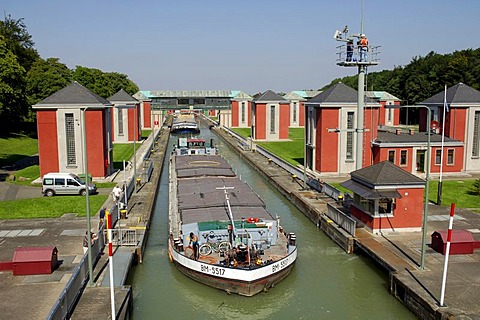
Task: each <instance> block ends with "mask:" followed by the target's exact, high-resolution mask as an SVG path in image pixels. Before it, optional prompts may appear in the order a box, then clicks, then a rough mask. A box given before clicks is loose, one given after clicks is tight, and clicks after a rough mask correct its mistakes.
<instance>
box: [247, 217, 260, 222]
mask: <svg viewBox="0 0 480 320" xmlns="http://www.w3.org/2000/svg"><path fill="white" fill-rule="evenodd" d="M259 221H260V219H259V218H247V222H248V223H256V222H259Z"/></svg>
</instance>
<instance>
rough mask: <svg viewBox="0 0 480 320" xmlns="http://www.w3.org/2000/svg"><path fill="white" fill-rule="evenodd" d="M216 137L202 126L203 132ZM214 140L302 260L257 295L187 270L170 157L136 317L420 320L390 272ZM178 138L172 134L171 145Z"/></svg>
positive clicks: (135, 281)
mask: <svg viewBox="0 0 480 320" xmlns="http://www.w3.org/2000/svg"><path fill="white" fill-rule="evenodd" d="M211 135H212V133H211V132H210V131H208V129H205V128H202V137H205V138H207V139H210V137H211ZM212 137H213V138H214V139H215V142H216V143H217V144H218V146H219V149H220V153H221V154H222V155H223V156H224V157H225V158H226V159H227V160H228V161H229V162H230V164H231V165H232V167H234V168H235V169H236V170H238V174H239V175H241V178H242V180H246V181H247V182H248V183H249V185H250V186H251V187H252V188H253V189H254V190H255V191H256V192H257V193H258V194H259V195H260V196H261V197H262V199H263V200H264V201H265V203H266V205H267V209H268V210H269V211H270V212H271V213H273V215H275V214H277V215H278V216H279V217H280V222H281V224H282V226H283V227H284V229H285V230H286V231H288V232H295V233H296V235H297V243H298V246H299V247H298V248H299V254H298V259H297V262H296V265H295V267H294V268H293V270H292V272H291V273H290V275H289V276H288V277H287V278H286V279H285V280H283V281H282V282H281V283H279V284H277V285H276V286H275V287H274V288H272V289H270V290H269V291H268V292H266V293H261V294H259V295H256V296H254V297H241V296H237V295H228V294H227V293H225V292H223V291H219V290H217V289H213V288H210V287H207V286H205V285H202V284H199V283H197V282H195V281H193V280H190V279H189V278H187V277H186V276H184V275H183V274H181V273H180V272H179V271H178V270H177V269H176V268H175V267H174V265H173V264H171V263H170V262H169V260H168V254H167V237H168V171H167V170H168V166H167V164H168V162H167V163H166V165H165V167H164V170H163V173H162V178H161V184H160V190H159V193H158V197H157V200H156V204H155V214H154V215H153V220H152V224H151V229H150V233H149V239H148V244H147V250H146V253H145V257H144V261H143V264H141V265H138V266H136V267H135V268H134V270H133V271H134V272H133V275H132V276H131V277H130V279H131V284H132V286H133V295H134V311H133V318H134V319H201V320H206V319H415V316H414V315H413V314H412V313H411V312H410V311H409V310H408V309H407V308H406V307H404V306H403V305H402V304H401V303H400V302H399V301H398V300H397V299H395V298H394V297H393V296H392V295H390V294H389V292H388V286H389V284H388V277H387V274H386V273H384V272H383V271H381V269H379V268H377V267H376V266H375V265H374V264H373V263H372V262H371V261H370V260H369V259H368V258H365V257H362V256H359V255H356V254H355V255H349V254H346V253H345V252H344V251H342V250H341V249H340V248H339V247H338V246H337V245H336V244H335V243H334V242H333V241H332V240H330V239H329V238H328V237H327V236H326V235H324V234H323V232H322V231H320V230H319V229H318V228H317V227H316V226H315V225H314V224H313V223H312V222H310V220H308V219H307V218H305V217H304V216H303V214H302V213H301V212H299V211H298V210H297V209H296V208H295V207H294V206H293V205H292V204H290V203H289V202H288V201H287V200H286V199H285V198H283V197H282V195H281V194H280V193H278V191H276V190H274V189H273V188H272V187H271V186H270V185H269V184H268V182H267V181H266V180H265V179H263V178H262V177H261V176H260V175H259V174H258V173H257V172H256V171H255V170H254V169H253V168H251V167H250V166H249V165H248V164H247V163H245V162H244V161H243V160H242V159H241V158H240V157H239V155H238V154H236V153H234V152H232V151H231V150H230V149H229V147H228V146H227V145H226V144H225V143H224V142H223V141H222V140H220V139H219V138H216V137H215V136H212ZM174 140H175V138H174V137H173V136H172V137H171V139H170V146H169V148H171V146H172V144H173V143H174ZM167 161H168V159H167Z"/></svg>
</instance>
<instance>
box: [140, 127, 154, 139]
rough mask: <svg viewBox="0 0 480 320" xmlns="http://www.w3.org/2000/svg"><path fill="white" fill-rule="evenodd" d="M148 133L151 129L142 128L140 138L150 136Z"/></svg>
mask: <svg viewBox="0 0 480 320" xmlns="http://www.w3.org/2000/svg"><path fill="white" fill-rule="evenodd" d="M150 133H152V130H151V129H148V130H142V139H144V140H145V139H147V138H148V136H150Z"/></svg>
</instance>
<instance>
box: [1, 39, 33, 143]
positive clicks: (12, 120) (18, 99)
mask: <svg viewBox="0 0 480 320" xmlns="http://www.w3.org/2000/svg"><path fill="white" fill-rule="evenodd" d="M27 113H28V104H27V101H26V97H25V68H24V67H22V66H21V65H20V63H19V62H18V60H17V57H16V56H15V54H13V53H12V52H11V51H10V50H9V49H8V47H7V44H6V42H5V41H4V39H3V36H0V119H2V125H1V126H0V133H2V134H5V133H9V132H10V130H11V129H12V128H16V127H17V126H18V125H19V124H20V122H21V121H22V120H23V117H24V116H25V115H26V114H27Z"/></svg>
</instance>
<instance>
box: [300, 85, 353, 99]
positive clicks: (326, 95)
mask: <svg viewBox="0 0 480 320" xmlns="http://www.w3.org/2000/svg"><path fill="white" fill-rule="evenodd" d="M357 101H358V93H357V90H355V89H352V88H350V87H349V86H347V85H345V84H343V83H341V82H340V83H337V84H335V85H333V86H331V87H330V88H328V89H327V90H325V91H323V92H321V93H319V94H317V95H316V96H315V97H313V98H312V99H310V100H309V101H308V102H307V104H310V103H328V102H330V103H345V102H347V103H348V102H352V103H357Z"/></svg>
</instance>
